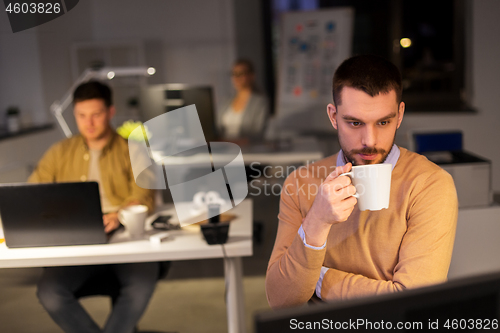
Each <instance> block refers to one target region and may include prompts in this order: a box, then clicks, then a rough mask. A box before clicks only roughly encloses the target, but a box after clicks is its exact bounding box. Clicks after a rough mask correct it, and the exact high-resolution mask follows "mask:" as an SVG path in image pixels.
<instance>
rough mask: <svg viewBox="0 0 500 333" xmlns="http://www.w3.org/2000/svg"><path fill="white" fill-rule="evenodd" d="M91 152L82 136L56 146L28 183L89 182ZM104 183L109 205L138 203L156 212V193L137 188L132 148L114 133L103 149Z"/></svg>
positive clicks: (101, 158) (101, 165)
mask: <svg viewBox="0 0 500 333" xmlns="http://www.w3.org/2000/svg"><path fill="white" fill-rule="evenodd" d="M89 160H90V158H89V151H88V147H87V145H86V143H85V140H84V139H83V137H82V136H81V135H75V136H73V137H71V138H69V139H65V140H63V141H60V142H57V143H55V144H54V145H53V146H52V147H51V148H50V149H49V150H48V151H47V152H46V153H45V155H44V156H43V157H42V159H41V160H40V162H38V166H37V167H36V169H35V171H34V172H33V173H32V174H31V176H30V177H29V179H28V182H31V183H51V182H79V181H86V180H87V175H88V172H89ZM99 164H100V169H101V180H102V186H103V187H104V192H105V193H106V196H107V197H108V199H109V201H110V202H111V203H112V204H113V205H116V206H122V205H126V204H127V203H129V202H131V201H135V200H138V201H139V202H140V203H141V204H143V205H146V206H148V208H149V211H150V212H152V211H153V208H154V194H153V191H152V190H148V189H143V188H140V187H139V186H137V184H136V183H135V181H134V175H133V172H132V166H131V163H130V157H129V151H128V144H127V141H126V140H125V139H123V138H122V137H121V136H119V135H118V134H117V133H116V132H114V131H113V134H112V137H111V139H110V140H109V142H108V143H107V144H106V146H105V147H104V148H103V150H102V153H101V157H100V160H99Z"/></svg>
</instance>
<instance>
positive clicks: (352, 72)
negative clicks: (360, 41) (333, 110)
mask: <svg viewBox="0 0 500 333" xmlns="http://www.w3.org/2000/svg"><path fill="white" fill-rule="evenodd" d="M344 87H351V88H354V89H358V90H361V91H364V92H365V93H367V94H368V95H370V96H372V97H374V96H376V95H378V94H380V93H382V94H385V93H388V92H390V91H391V90H394V91H395V92H396V99H397V102H398V103H400V102H401V99H402V94H403V86H402V84H401V73H400V72H399V69H398V68H397V67H396V66H395V65H394V64H393V63H391V62H390V61H387V60H385V59H384V58H382V57H379V56H376V55H358V56H354V57H351V58H349V59H347V60H344V62H343V63H342V64H340V66H339V67H338V68H337V70H336V71H335V74H334V75H333V86H332V93H333V102H334V103H335V106H338V105H340V104H341V103H342V101H341V98H340V97H341V96H340V93H341V92H342V89H343V88H344Z"/></svg>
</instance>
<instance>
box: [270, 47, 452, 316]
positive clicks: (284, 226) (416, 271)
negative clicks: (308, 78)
mask: <svg viewBox="0 0 500 333" xmlns="http://www.w3.org/2000/svg"><path fill="white" fill-rule="evenodd" d="M332 90H333V104H328V106H327V113H328V117H329V118H330V121H331V123H332V125H333V127H334V128H335V129H336V130H337V131H338V137H339V142H340V147H341V150H340V151H339V152H338V153H337V154H335V155H333V156H330V157H327V158H325V159H323V160H321V161H318V162H316V163H314V164H310V165H308V166H307V167H303V168H300V169H298V170H296V171H295V172H293V173H292V174H290V176H288V178H287V179H286V181H285V184H284V186H283V190H282V192H281V202H280V212H279V215H278V218H279V227H278V233H277V236H276V243H275V245H274V249H273V252H272V254H271V258H270V260H269V266H268V270H267V276H266V293H267V298H268V302H269V304H270V305H271V306H272V307H273V308H278V307H288V306H293V305H299V304H303V303H306V302H307V301H308V300H310V299H311V298H314V299H317V298H320V299H323V300H345V299H352V298H357V297H364V296H369V295H378V294H383V293H389V292H396V291H400V290H404V289H407V288H416V287H421V286H425V285H430V284H435V283H440V282H444V281H445V280H446V276H447V273H448V268H449V265H450V261H451V254H452V250H453V242H454V238H455V231H456V223H457V213H458V202H457V194H456V190H455V186H454V183H453V179H452V178H451V176H450V175H449V174H448V173H447V172H446V171H444V170H443V169H441V168H440V167H439V166H437V165H435V164H434V163H432V162H430V161H428V160H427V159H426V158H425V157H424V156H421V155H419V154H416V153H413V152H410V151H408V150H406V149H404V148H402V147H398V146H396V145H395V144H394V139H395V135H396V130H397V129H398V128H399V126H400V125H401V121H402V120H403V114H404V109H405V104H404V103H403V102H402V97H401V96H402V84H401V74H400V73H399V70H398V69H397V68H396V67H395V66H394V65H393V64H392V63H390V62H388V61H386V60H385V59H383V58H380V57H377V56H372V55H361V56H355V57H352V58H350V59H347V60H345V61H344V62H343V63H342V64H341V65H340V66H339V67H338V69H337V70H336V71H335V75H334V77H333V89H332ZM378 163H390V164H392V179H391V185H390V200H389V208H388V209H381V210H376V211H370V210H366V211H360V209H359V208H358V203H357V199H356V198H355V197H354V196H353V195H354V194H355V193H356V189H355V187H354V186H353V185H352V184H351V179H350V178H349V177H347V176H345V175H341V174H343V173H346V172H349V171H350V170H351V167H352V165H368V164H378Z"/></svg>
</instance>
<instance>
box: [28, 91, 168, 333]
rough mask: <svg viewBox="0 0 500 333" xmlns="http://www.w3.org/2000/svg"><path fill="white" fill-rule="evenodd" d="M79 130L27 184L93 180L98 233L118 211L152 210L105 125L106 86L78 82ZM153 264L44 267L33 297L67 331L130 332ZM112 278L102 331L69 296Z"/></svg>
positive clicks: (113, 223) (109, 109)
mask: <svg viewBox="0 0 500 333" xmlns="http://www.w3.org/2000/svg"><path fill="white" fill-rule="evenodd" d="M73 106H74V115H75V119H76V124H77V126H78V130H79V132H80V134H79V135H75V136H73V137H71V138H69V139H66V140H63V141H61V142H58V143H56V144H54V145H53V146H52V147H51V148H50V149H49V150H48V151H47V152H46V153H45V155H44V156H43V157H42V159H41V160H40V162H39V163H38V166H37V168H36V169H35V171H34V172H33V174H32V175H31V176H30V177H29V180H28V181H29V182H34V183H38V182H68V181H97V182H98V183H99V192H100V197H101V206H102V209H103V213H104V215H103V222H104V230H105V232H106V233H110V232H112V231H114V230H116V229H117V228H118V227H119V226H120V221H119V220H118V213H117V212H118V210H119V209H120V208H121V207H124V206H128V205H132V204H144V205H146V206H148V207H149V209H150V211H151V210H152V209H153V191H151V190H146V189H142V188H140V187H138V186H137V185H136V183H135V181H134V176H133V172H132V167H131V162H130V158H129V152H128V144H127V142H126V141H125V140H124V139H123V138H122V137H120V136H119V135H118V134H117V133H116V132H115V131H114V130H113V129H112V128H111V125H110V120H111V118H112V117H113V116H114V114H115V108H114V106H113V103H112V92H111V90H110V88H109V87H108V86H106V85H104V84H102V83H99V82H97V81H91V82H87V83H84V84H82V85H80V86H79V87H77V88H76V90H75V92H74V94H73ZM158 269H159V265H158V263H131V264H117V265H96V266H69V267H47V268H45V269H44V273H43V276H42V278H41V280H40V282H39V284H38V292H37V295H38V298H39V300H40V302H41V303H42V305H43V306H44V307H45V309H46V310H47V311H48V313H49V314H50V316H51V317H52V319H53V320H54V321H55V322H56V323H57V324H58V325H59V326H60V327H61V328H62V329H63V330H64V331H65V332H67V333H69V332H75V333H76V332H82V333H83V332H85V333H94V332H95V333H98V332H106V333H108V332H109V333H111V332H115V333H129V332H130V333H131V332H133V330H134V327H135V325H136V323H137V322H138V320H139V319H140V317H141V316H142V314H143V312H144V311H145V309H146V306H147V304H148V302H149V299H150V297H151V295H152V293H153V291H154V288H155V285H156V281H157V278H158ZM110 275H115V276H116V278H117V280H118V281H119V284H120V294H119V297H118V299H117V300H116V302H115V304H114V306H113V310H112V313H111V314H110V316H109V318H108V320H107V322H106V325H105V327H104V329H103V330H102V329H101V328H99V327H98V326H97V324H96V323H95V322H94V321H93V320H92V319H91V317H90V316H89V315H88V314H87V312H86V311H85V310H84V309H83V307H82V306H81V305H80V303H79V302H78V300H77V299H76V298H75V296H74V293H75V292H76V291H77V290H79V289H80V288H81V287H82V286H83V285H84V284H85V283H86V282H87V281H88V280H89V279H91V278H92V277H94V278H95V277H96V276H110Z"/></svg>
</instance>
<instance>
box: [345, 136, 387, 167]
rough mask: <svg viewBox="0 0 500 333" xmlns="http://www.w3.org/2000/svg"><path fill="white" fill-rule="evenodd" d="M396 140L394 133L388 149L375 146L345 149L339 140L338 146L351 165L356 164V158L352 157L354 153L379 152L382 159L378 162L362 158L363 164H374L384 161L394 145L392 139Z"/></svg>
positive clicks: (368, 153) (367, 153)
mask: <svg viewBox="0 0 500 333" xmlns="http://www.w3.org/2000/svg"><path fill="white" fill-rule="evenodd" d="M395 140H396V134H394V139H392V144H391V146H390V147H389V149H388V150H385V149H382V148H375V147H365V148H363V149H352V150H349V151H347V150H345V149H344V148H343V147H342V143H341V142H340V140H339V143H340V148H341V149H342V152H343V153H344V157H345V159H346V161H347V162H351V164H352V165H358V163H357V162H356V160H355V159H354V156H355V155H356V154H363V155H370V154H380V155H382V159H381V160H380V162H377V161H376V160H363V161H364V162H365V164H376V163H384V162H385V160H386V158H387V156H388V155H389V153H390V152H391V149H392V146H394V141H395Z"/></svg>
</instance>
